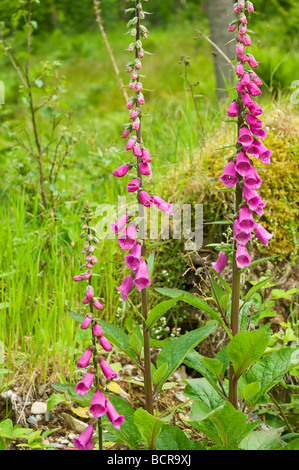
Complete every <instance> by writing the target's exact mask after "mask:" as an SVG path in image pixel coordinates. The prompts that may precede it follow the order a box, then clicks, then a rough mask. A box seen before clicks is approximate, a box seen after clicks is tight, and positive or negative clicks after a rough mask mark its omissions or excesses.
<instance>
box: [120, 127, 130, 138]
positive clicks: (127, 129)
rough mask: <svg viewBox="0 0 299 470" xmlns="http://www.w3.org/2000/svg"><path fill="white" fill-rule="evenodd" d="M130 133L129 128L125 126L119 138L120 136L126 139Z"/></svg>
mask: <svg viewBox="0 0 299 470" xmlns="http://www.w3.org/2000/svg"><path fill="white" fill-rule="evenodd" d="M130 134H131V129H130V128H128V127H127V128H126V129H125V130H124V131H123V133H122V135H121V138H122V139H127V138H128V137H129V135H130Z"/></svg>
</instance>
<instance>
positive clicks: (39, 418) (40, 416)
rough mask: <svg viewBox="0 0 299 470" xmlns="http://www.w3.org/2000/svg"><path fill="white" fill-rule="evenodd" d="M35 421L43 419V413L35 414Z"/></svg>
mask: <svg viewBox="0 0 299 470" xmlns="http://www.w3.org/2000/svg"><path fill="white" fill-rule="evenodd" d="M35 419H36V421H41V420H42V419H43V415H35Z"/></svg>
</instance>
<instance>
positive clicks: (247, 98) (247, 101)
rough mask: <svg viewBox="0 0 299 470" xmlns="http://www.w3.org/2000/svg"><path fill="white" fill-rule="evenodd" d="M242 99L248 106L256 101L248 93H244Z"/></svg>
mask: <svg viewBox="0 0 299 470" xmlns="http://www.w3.org/2000/svg"><path fill="white" fill-rule="evenodd" d="M242 101H243V105H244V106H246V107H247V108H248V107H249V106H252V105H253V103H254V101H253V99H252V98H251V97H250V95H249V94H248V93H244V95H243V96H242Z"/></svg>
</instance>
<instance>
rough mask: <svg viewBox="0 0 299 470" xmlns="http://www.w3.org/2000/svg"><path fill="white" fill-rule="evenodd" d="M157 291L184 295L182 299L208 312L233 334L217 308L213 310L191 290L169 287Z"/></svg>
mask: <svg viewBox="0 0 299 470" xmlns="http://www.w3.org/2000/svg"><path fill="white" fill-rule="evenodd" d="M156 291H157V292H159V293H160V294H163V295H168V297H172V298H177V297H182V298H181V299H180V300H182V301H183V302H186V303H187V304H189V305H192V306H193V307H196V308H198V309H199V310H202V311H204V312H206V313H208V314H209V315H210V316H211V317H212V318H214V319H215V320H217V322H218V323H219V324H220V325H221V326H222V327H223V328H224V329H225V330H226V331H227V333H228V334H229V336H231V332H230V331H229V330H228V328H226V326H225V324H224V322H223V320H222V319H221V316H220V313H219V312H218V311H217V310H213V309H212V308H211V307H209V305H208V304H207V303H206V302H205V301H204V300H202V299H200V298H199V297H197V296H196V295H193V294H190V293H189V292H185V291H183V290H180V289H169V288H167V287H166V288H158V289H156Z"/></svg>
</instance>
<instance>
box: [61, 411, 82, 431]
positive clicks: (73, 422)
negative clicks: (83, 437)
mask: <svg viewBox="0 0 299 470" xmlns="http://www.w3.org/2000/svg"><path fill="white" fill-rule="evenodd" d="M61 417H62V418H63V420H64V422H65V424H66V426H68V427H69V428H70V429H71V430H72V431H74V432H75V433H77V434H81V432H83V431H84V429H86V428H87V426H88V424H86V423H83V421H80V420H79V419H76V418H74V417H73V416H71V415H70V414H68V413H61Z"/></svg>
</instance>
